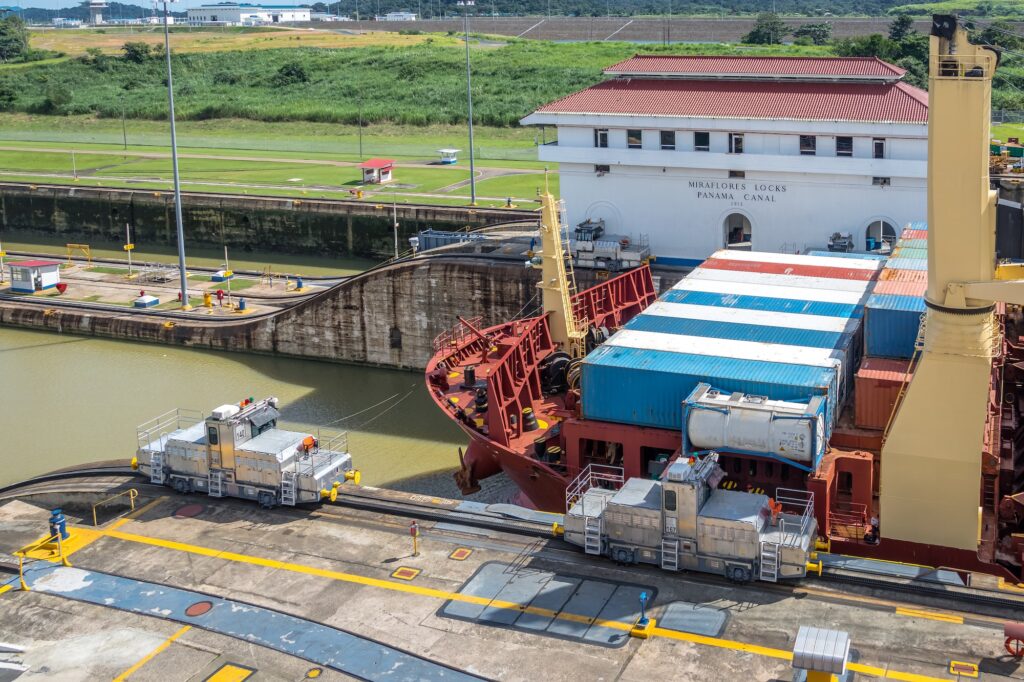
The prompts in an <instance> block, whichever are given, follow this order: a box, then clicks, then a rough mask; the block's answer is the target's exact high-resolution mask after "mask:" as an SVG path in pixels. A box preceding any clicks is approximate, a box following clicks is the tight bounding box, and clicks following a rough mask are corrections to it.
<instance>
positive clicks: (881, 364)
mask: <svg viewBox="0 0 1024 682" xmlns="http://www.w3.org/2000/svg"><path fill="white" fill-rule="evenodd" d="M909 368H910V360H890V359H886V358H864V361H863V362H862V363H861V365H860V369H859V370H857V377H856V379H855V384H854V408H853V423H854V424H855V425H856V426H857V427H858V428H861V429H884V428H885V427H886V425H888V423H889V417H890V415H892V410H893V407H894V406H895V405H896V399H897V398H898V397H899V394H900V388H901V387H902V386H903V382H904V380H908V381H909V378H910V377H909V376H908V372H907V370H908V369H909Z"/></svg>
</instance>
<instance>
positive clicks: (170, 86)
mask: <svg viewBox="0 0 1024 682" xmlns="http://www.w3.org/2000/svg"><path fill="white" fill-rule="evenodd" d="M167 4H168V0H164V56H165V57H166V58H167V105H168V109H169V118H170V121H171V168H172V170H173V175H174V224H175V227H176V228H177V231H178V277H179V281H180V285H181V309H182V310H191V309H192V306H191V305H190V304H189V301H188V282H187V281H186V280H187V278H188V272H187V271H186V270H185V226H184V223H183V222H182V218H181V177H180V176H179V174H178V136H177V132H176V131H175V128H174V81H173V77H172V75H171V30H170V28H168V16H169V10H168V8H167Z"/></svg>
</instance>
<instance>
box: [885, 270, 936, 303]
mask: <svg viewBox="0 0 1024 682" xmlns="http://www.w3.org/2000/svg"><path fill="white" fill-rule="evenodd" d="M908 272H913V271H908ZM927 290H928V283H927V282H896V281H893V280H888V281H885V282H876V283H875V288H874V290H873V293H876V294H892V295H896V296H917V297H919V298H920V297H921V296H924V292H925V291H927Z"/></svg>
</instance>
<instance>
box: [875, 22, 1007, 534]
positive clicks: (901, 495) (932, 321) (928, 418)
mask: <svg viewBox="0 0 1024 682" xmlns="http://www.w3.org/2000/svg"><path fill="white" fill-rule="evenodd" d="M930 53H931V54H930V59H929V78H928V80H929V123H928V126H929V130H928V291H927V294H926V299H925V302H926V304H927V312H926V315H925V319H924V325H925V328H924V334H923V347H922V348H921V349H920V361H919V364H918V366H917V370H916V372H915V374H914V379H913V381H912V382H911V383H910V387H909V388H908V389H907V393H906V397H905V398H904V399H903V401H902V403H901V404H900V406H899V409H898V412H897V414H896V417H895V419H894V420H893V423H892V427H891V430H890V432H889V435H888V437H887V439H886V441H885V443H884V445H883V447H882V456H881V464H882V474H881V490H880V506H881V509H880V512H881V517H880V518H881V522H882V523H881V530H882V536H883V538H888V539H894V540H903V541H908V542H914V543H922V544H929V545H939V546H943V547H954V548H958V549H963V550H970V551H976V550H977V548H978V543H979V540H980V536H981V521H980V516H981V514H980V506H979V505H980V499H981V497H980V484H981V480H982V449H983V446H984V443H983V441H984V431H985V428H986V420H987V410H988V403H989V383H990V376H991V370H992V360H993V357H994V356H995V355H996V354H997V353H998V352H999V348H1000V345H1001V344H1000V342H1001V339H1000V331H999V328H998V325H997V323H996V320H995V316H994V309H995V302H997V301H1005V302H1009V303H1015V304H1024V280H1011V281H1007V280H1001V279H1000V275H1002V276H1003V277H1006V276H1007V275H1008V274H1010V273H1008V272H1004V273H997V268H996V263H995V214H996V210H995V206H996V192H995V191H993V190H992V189H991V188H990V184H989V158H988V157H989V139H990V134H989V132H990V131H989V129H990V125H989V121H990V120H991V116H990V114H991V95H992V75H993V73H994V72H995V69H996V66H997V65H998V61H999V58H998V55H997V53H996V52H995V51H994V50H992V49H990V48H987V47H984V46H980V45H972V44H971V43H970V41H969V40H968V37H967V33H966V31H965V30H964V28H963V27H962V26H960V25H959V23H958V21H957V19H956V17H953V16H937V17H935V18H934V20H933V28H932V36H931V50H930Z"/></svg>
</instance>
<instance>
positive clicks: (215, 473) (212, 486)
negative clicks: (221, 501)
mask: <svg viewBox="0 0 1024 682" xmlns="http://www.w3.org/2000/svg"><path fill="white" fill-rule="evenodd" d="M206 492H207V493H209V495H210V497H224V472H223V471H219V470H216V469H210V476H209V478H208V479H207V489H206Z"/></svg>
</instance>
